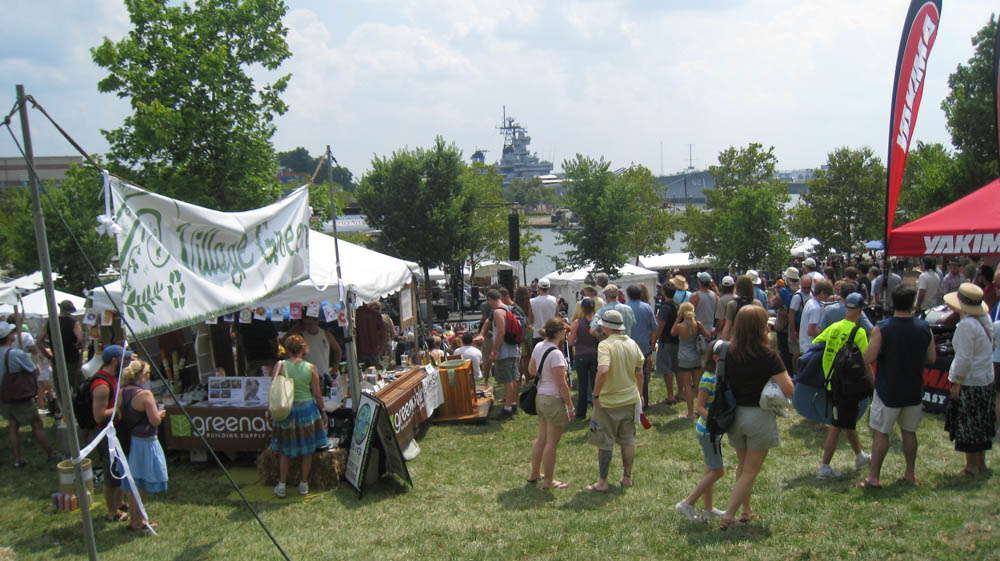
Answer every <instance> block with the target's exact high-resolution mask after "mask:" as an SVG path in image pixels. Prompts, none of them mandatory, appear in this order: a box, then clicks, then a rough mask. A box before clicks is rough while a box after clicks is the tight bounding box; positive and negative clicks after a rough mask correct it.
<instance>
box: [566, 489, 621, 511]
mask: <svg viewBox="0 0 1000 561" xmlns="http://www.w3.org/2000/svg"><path fill="white" fill-rule="evenodd" d="M621 495H622V492H621V489H619V488H617V487H611V490H610V491H608V492H607V493H600V492H598V491H587V490H582V491H579V492H578V493H577V494H575V495H573V498H572V499H570V500H569V501H568V502H566V503H565V504H563V505H562V506H560V507H559V508H560V509H561V510H572V511H574V512H583V511H585V510H594V509H597V508H601V507H603V506H604V505H606V504H608V503H609V502H611V501H613V500H615V499H617V498H618V497H620V496H621Z"/></svg>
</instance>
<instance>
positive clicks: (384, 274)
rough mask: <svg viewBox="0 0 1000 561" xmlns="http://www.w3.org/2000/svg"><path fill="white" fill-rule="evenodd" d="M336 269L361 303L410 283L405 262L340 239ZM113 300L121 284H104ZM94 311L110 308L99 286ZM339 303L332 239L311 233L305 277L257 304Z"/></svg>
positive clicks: (119, 297)
mask: <svg viewBox="0 0 1000 561" xmlns="http://www.w3.org/2000/svg"><path fill="white" fill-rule="evenodd" d="M340 270H341V272H342V273H343V277H344V278H343V280H344V288H345V289H348V288H349V289H351V290H352V291H354V294H355V295H356V296H357V298H358V299H359V300H361V301H364V302H368V301H371V300H376V299H378V298H380V297H382V296H386V295H389V294H392V293H393V292H396V291H398V290H400V289H401V288H403V286H405V285H406V284H407V283H409V282H410V278H411V273H410V268H409V262H407V261H403V260H402V259H396V258H395V257H390V256H388V255H383V254H381V253H379V252H377V251H372V250H370V249H367V248H364V247H361V246H359V245H355V244H352V243H350V242H345V241H344V240H340ZM105 288H107V290H108V292H109V293H110V295H111V298H113V299H114V300H115V301H118V302H120V301H121V282H120V281H115V282H113V283H109V284H107V285H105ZM92 300H93V307H94V309H95V310H106V309H113V306H112V305H111V302H110V301H109V300H108V298H107V296H106V295H105V294H104V290H102V289H101V288H100V287H98V288H95V289H94V290H93V294H92ZM313 300H316V301H324V300H326V301H330V302H336V301H338V300H340V289H339V287H338V285H337V260H336V253H335V251H334V240H333V237H331V236H327V235H326V234H321V233H319V232H316V231H315V230H310V232H309V278H308V279H306V280H304V281H302V282H300V283H298V284H296V285H295V286H292V287H289V288H286V289H285V290H283V291H281V292H279V293H277V294H275V295H273V296H272V297H270V298H268V299H267V300H265V301H264V302H260V303H259V305H261V306H265V307H281V306H284V305H285V304H288V303H289V302H311V301H313Z"/></svg>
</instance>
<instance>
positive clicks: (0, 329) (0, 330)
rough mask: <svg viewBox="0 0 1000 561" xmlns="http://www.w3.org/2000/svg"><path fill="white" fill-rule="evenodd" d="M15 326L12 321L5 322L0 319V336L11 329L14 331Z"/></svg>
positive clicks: (4, 335) (5, 334)
mask: <svg viewBox="0 0 1000 561" xmlns="http://www.w3.org/2000/svg"><path fill="white" fill-rule="evenodd" d="M14 329H16V327H15V326H14V324H13V323H7V322H5V321H0V338H3V337H6V336H8V335H10V332H11V331H14Z"/></svg>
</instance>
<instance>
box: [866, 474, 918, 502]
mask: <svg viewBox="0 0 1000 561" xmlns="http://www.w3.org/2000/svg"><path fill="white" fill-rule="evenodd" d="M863 477H864V475H862V476H861V477H859V478H858V479H857V481H855V482H854V483H853V485H857V482H858V481H861V479H862V478H863ZM918 489H920V487H919V486H918V485H914V484H912V483H910V482H909V481H906V480H905V479H902V478H900V479H897V480H896V481H894V482H892V483H890V484H888V485H885V484H884V483H883V485H882V488H880V489H873V488H871V487H865V488H862V489H861V495H860V496H859V498H860V499H861V500H863V501H869V502H878V501H884V500H887V499H901V498H903V497H904V496H906V495H909V494H910V493H913V492H914V491H917V490H918Z"/></svg>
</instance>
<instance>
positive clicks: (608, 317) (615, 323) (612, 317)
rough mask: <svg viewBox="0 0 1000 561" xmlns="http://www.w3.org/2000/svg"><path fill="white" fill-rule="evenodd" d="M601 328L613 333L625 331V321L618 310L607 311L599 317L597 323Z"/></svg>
mask: <svg viewBox="0 0 1000 561" xmlns="http://www.w3.org/2000/svg"><path fill="white" fill-rule="evenodd" d="M597 325H600V326H601V327H607V328H608V329H613V330H615V331H625V320H623V319H622V314H621V312H619V311H618V310H608V311H606V312H604V315H603V316H601V321H599V322H597Z"/></svg>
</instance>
